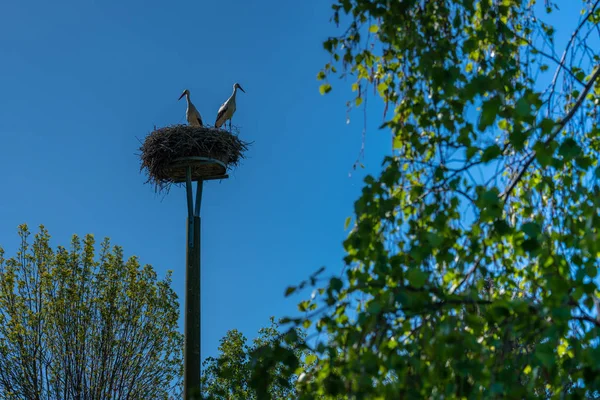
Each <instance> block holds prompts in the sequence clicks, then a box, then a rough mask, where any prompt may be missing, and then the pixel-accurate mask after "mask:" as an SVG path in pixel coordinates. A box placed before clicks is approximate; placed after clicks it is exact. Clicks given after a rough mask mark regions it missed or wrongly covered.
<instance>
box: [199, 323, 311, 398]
mask: <svg viewBox="0 0 600 400" xmlns="http://www.w3.org/2000/svg"><path fill="white" fill-rule="evenodd" d="M270 322H271V323H270V325H269V326H267V327H264V328H261V329H260V330H259V331H258V337H256V338H255V339H254V340H253V341H252V344H251V345H248V344H247V339H246V337H245V336H244V335H243V334H242V333H241V332H240V331H238V330H237V329H232V330H230V331H228V332H227V334H226V335H225V336H224V337H223V338H222V339H221V344H220V346H219V354H218V356H217V357H216V358H215V357H209V358H207V359H206V360H204V362H203V367H202V372H203V374H202V391H203V394H204V396H205V398H208V399H224V400H229V399H248V400H251V399H256V398H257V396H256V393H255V392H254V391H253V390H252V387H251V382H252V380H253V378H254V379H255V378H256V377H253V376H252V375H253V368H252V367H253V365H252V359H253V357H252V356H253V354H254V353H255V352H256V351H259V350H260V349H264V348H268V347H269V346H275V347H277V346H278V345H281V344H282V342H283V340H282V333H281V332H280V331H279V324H278V323H277V322H276V321H275V318H274V317H271V320H270ZM293 332H295V334H296V335H297V337H298V338H303V337H305V336H306V334H305V333H304V332H303V331H302V330H301V329H295V330H294V331H293ZM293 354H294V356H295V359H296V360H298V363H297V364H287V365H286V363H284V362H279V363H277V364H275V365H274V366H273V371H272V373H271V375H270V378H271V379H270V382H269V383H268V384H267V389H266V390H267V394H268V396H269V397H270V398H273V399H282V400H283V399H296V398H297V393H296V390H295V384H296V381H297V379H298V376H296V375H295V374H294V372H295V370H296V369H298V368H300V369H301V370H303V369H304V368H305V363H306V361H307V359H306V357H307V356H310V354H308V353H307V352H306V350H300V349H296V350H295V351H293ZM308 361H309V362H311V359H310V357H309V358H308ZM259 398H260V397H259Z"/></svg>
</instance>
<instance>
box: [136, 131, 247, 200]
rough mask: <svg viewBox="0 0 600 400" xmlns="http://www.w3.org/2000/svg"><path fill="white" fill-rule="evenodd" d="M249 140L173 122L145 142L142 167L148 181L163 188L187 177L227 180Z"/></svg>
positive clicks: (225, 132) (183, 180)
mask: <svg viewBox="0 0 600 400" xmlns="http://www.w3.org/2000/svg"><path fill="white" fill-rule="evenodd" d="M248 146H249V143H247V142H244V141H242V140H240V139H239V138H238V137H237V135H234V134H233V133H231V132H229V131H226V130H223V129H217V128H212V127H192V126H188V125H173V126H168V127H164V128H159V129H155V130H154V131H153V132H151V133H150V134H149V135H148V136H147V137H146V139H145V141H144V142H143V143H142V146H141V148H140V150H141V155H140V159H141V167H140V170H145V171H146V174H147V176H148V181H147V183H152V184H154V185H155V186H156V187H157V189H163V188H165V187H168V186H169V185H171V184H174V183H182V182H185V181H186V180H187V171H188V168H189V169H190V170H191V180H192V181H201V180H214V179H226V178H227V177H228V175H227V172H228V171H230V170H231V169H233V168H234V167H236V166H238V165H239V163H240V161H241V160H242V159H243V158H244V153H245V151H246V150H247V149H248Z"/></svg>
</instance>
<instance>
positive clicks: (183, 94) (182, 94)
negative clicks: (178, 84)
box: [177, 92, 185, 100]
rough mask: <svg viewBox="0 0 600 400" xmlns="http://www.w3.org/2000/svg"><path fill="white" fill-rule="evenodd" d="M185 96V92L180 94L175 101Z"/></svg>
mask: <svg viewBox="0 0 600 400" xmlns="http://www.w3.org/2000/svg"><path fill="white" fill-rule="evenodd" d="M183 96H185V92H183V93H181V96H179V98H178V99H177V100H181V98H182V97H183Z"/></svg>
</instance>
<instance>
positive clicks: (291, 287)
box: [285, 286, 297, 297]
mask: <svg viewBox="0 0 600 400" xmlns="http://www.w3.org/2000/svg"><path fill="white" fill-rule="evenodd" d="M296 289H297V288H296V287H295V286H288V288H287V289H285V297H288V296H289V295H291V294H292V293H294V292H295V291H296Z"/></svg>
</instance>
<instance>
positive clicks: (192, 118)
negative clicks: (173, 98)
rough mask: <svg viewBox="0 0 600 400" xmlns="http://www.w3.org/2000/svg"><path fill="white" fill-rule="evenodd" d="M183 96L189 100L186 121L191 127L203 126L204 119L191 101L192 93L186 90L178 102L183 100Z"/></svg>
mask: <svg viewBox="0 0 600 400" xmlns="http://www.w3.org/2000/svg"><path fill="white" fill-rule="evenodd" d="M183 96H185V97H186V100H187V109H186V110H185V119H187V122H188V124H190V126H202V117H201V116H200V113H199V112H198V110H196V107H194V105H193V104H192V102H191V100H190V91H189V90H187V89H185V90H184V91H183V93H181V96H179V99H178V100H181V98H182V97H183Z"/></svg>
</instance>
